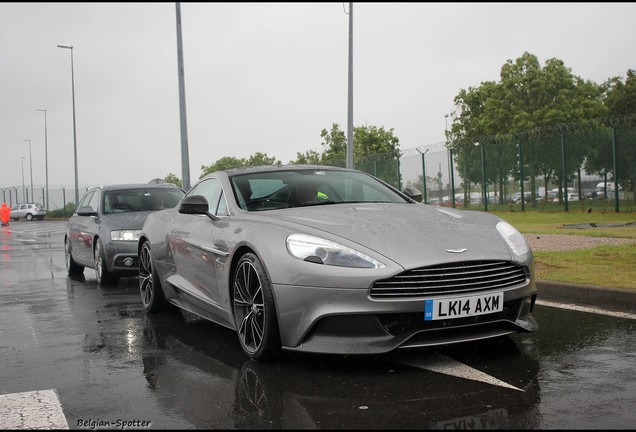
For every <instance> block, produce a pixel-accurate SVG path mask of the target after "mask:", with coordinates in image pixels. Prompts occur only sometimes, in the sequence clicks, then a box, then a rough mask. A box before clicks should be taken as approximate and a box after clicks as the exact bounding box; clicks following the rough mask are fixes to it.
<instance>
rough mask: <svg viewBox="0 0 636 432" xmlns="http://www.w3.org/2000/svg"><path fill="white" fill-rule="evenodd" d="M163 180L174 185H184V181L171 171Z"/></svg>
mask: <svg viewBox="0 0 636 432" xmlns="http://www.w3.org/2000/svg"><path fill="white" fill-rule="evenodd" d="M163 181H165V182H166V183H172V184H173V185H176V186H178V187H183V182H182V181H181V179H180V178H179V177H177V176H176V175H174V174H173V173H169V174H168V175H167V176H165V177H164V179H163Z"/></svg>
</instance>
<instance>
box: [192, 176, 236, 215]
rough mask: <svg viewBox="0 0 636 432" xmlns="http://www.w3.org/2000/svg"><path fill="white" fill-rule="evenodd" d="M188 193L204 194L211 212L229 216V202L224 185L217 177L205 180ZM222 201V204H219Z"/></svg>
mask: <svg viewBox="0 0 636 432" xmlns="http://www.w3.org/2000/svg"><path fill="white" fill-rule="evenodd" d="M188 195H190V196H191V195H203V196H204V197H205V199H207V200H208V206H209V207H210V210H209V211H210V213H212V214H213V215H215V216H227V214H228V213H227V203H226V201H225V195H224V193H223V187H221V183H220V182H219V181H218V180H217V179H209V180H204V181H202V182H201V183H199V184H198V185H196V186H195V187H193V188H192V190H190V192H189V193H188ZM219 203H221V204H219Z"/></svg>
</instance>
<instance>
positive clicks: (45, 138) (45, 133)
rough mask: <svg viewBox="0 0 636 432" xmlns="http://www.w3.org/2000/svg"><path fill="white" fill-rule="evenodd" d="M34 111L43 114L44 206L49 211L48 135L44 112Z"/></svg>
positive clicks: (39, 109)
mask: <svg viewBox="0 0 636 432" xmlns="http://www.w3.org/2000/svg"><path fill="white" fill-rule="evenodd" d="M35 110H36V111H42V112H43V113H44V170H45V176H46V198H44V206H45V208H46V210H47V211H48V210H49V143H48V135H49V134H48V133H47V130H46V110H45V109H42V108H36V109H35Z"/></svg>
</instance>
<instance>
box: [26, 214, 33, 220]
mask: <svg viewBox="0 0 636 432" xmlns="http://www.w3.org/2000/svg"><path fill="white" fill-rule="evenodd" d="M25 217H26V220H28V221H29V222H31V221H32V220H33V215H32V214H31V213H27V215H26V216H25Z"/></svg>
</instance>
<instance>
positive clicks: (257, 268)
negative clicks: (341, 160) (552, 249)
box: [138, 165, 538, 360]
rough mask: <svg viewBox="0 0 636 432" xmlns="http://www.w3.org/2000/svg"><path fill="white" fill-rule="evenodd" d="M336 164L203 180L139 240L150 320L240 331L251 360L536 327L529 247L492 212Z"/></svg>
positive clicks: (375, 349)
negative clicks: (180, 315) (431, 197)
mask: <svg viewBox="0 0 636 432" xmlns="http://www.w3.org/2000/svg"><path fill="white" fill-rule="evenodd" d="M407 192H408V194H406V193H401V192H400V191H399V190H396V189H395V188H393V187H391V186H390V185H388V184H386V183H384V182H382V181H381V180H379V179H377V178H375V177H373V176H371V175H369V174H366V173H363V172H360V171H356V170H351V169H344V168H335V167H327V166H299V165H290V166H267V167H251V168H238V169H233V170H226V171H219V172H215V173H212V174H209V175H207V176H206V177H204V178H203V179H201V180H200V181H199V182H198V183H196V184H195V185H194V186H193V187H192V189H191V190H190V191H189V192H188V193H187V195H186V196H185V197H184V198H183V199H182V200H181V202H180V203H179V205H177V206H176V207H175V208H173V209H170V210H164V211H160V212H156V213H152V214H150V215H149V216H148V218H147V219H146V222H145V224H144V226H143V229H142V233H141V235H140V238H139V243H138V256H139V288H140V292H141V298H142V302H143V305H144V307H145V308H146V310H148V311H154V310H157V309H162V308H164V307H165V306H166V305H173V306H177V307H178V308H181V309H184V310H186V311H189V312H191V313H194V314H196V315H198V316H201V317H203V318H206V319H209V320H211V321H213V322H215V323H218V324H220V325H223V326H226V327H228V328H230V329H234V330H236V332H237V334H238V339H239V341H240V344H241V346H242V348H243V350H244V351H245V353H246V354H247V356H249V357H250V358H253V359H256V360H270V359H272V358H275V356H276V354H277V353H279V352H280V351H281V350H282V349H285V350H296V351H303V352H312V353H333V354H374V353H384V352H388V351H391V350H394V349H396V348H411V347H422V346H429V345H441V344H450V343H455V342H463V341H470V340H478V339H485V338H491V337H497V336H503V335H506V334H510V333H514V332H532V331H536V330H537V328H538V325H537V323H536V321H535V320H534V318H533V317H532V315H531V313H532V309H533V307H534V303H535V299H536V296H537V290H536V287H535V281H534V261H533V255H532V251H531V250H530V247H529V246H528V244H527V242H526V241H525V239H524V237H523V236H522V235H521V234H520V233H519V232H518V231H517V230H516V229H515V228H514V227H512V226H511V225H510V224H509V223H507V222H505V221H503V220H502V219H500V218H498V217H497V216H495V215H492V214H489V213H484V212H477V211H467V210H455V209H449V208H443V207H437V206H430V205H424V204H421V203H419V202H417V201H416V200H414V199H412V198H411V197H410V196H409V195H410V194H411V192H412V191H407Z"/></svg>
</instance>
